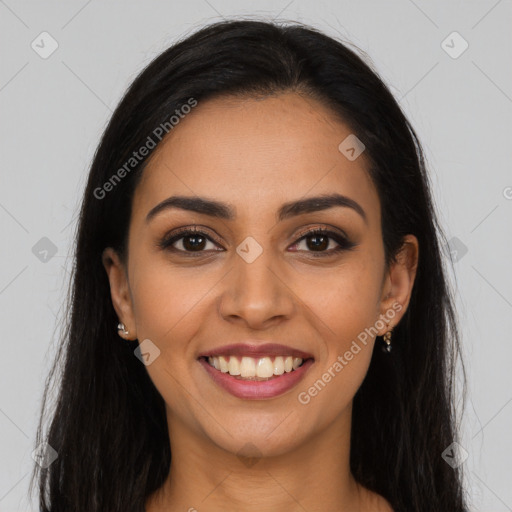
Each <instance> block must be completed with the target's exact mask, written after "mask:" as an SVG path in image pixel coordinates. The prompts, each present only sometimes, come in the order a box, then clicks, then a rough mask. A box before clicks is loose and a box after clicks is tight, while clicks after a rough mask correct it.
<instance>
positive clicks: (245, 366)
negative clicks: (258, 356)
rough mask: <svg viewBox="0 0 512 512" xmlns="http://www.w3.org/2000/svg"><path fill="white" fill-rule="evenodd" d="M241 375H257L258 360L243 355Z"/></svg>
mask: <svg viewBox="0 0 512 512" xmlns="http://www.w3.org/2000/svg"><path fill="white" fill-rule="evenodd" d="M240 376H241V377H256V361H254V359H253V358H252V357H242V362H241V363H240Z"/></svg>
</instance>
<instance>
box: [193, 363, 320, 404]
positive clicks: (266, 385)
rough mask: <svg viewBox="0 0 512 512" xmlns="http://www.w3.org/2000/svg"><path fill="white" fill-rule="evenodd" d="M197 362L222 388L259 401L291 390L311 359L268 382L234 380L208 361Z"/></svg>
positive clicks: (308, 365) (307, 368)
mask: <svg viewBox="0 0 512 512" xmlns="http://www.w3.org/2000/svg"><path fill="white" fill-rule="evenodd" d="M199 362H200V363H201V364H202V365H203V367H204V369H205V370H206V371H207V372H208V375H210V377H211V378H212V379H213V380H214V381H215V382H216V383H217V384H218V385H219V386H220V387H222V388H224V389H225V390H226V391H229V392H230V393H231V394H232V395H234V396H236V397H238V398H245V399H248V400H259V399H263V398H274V397H276V396H279V395H282V394H283V393H285V392H286V391H288V390H290V389H292V388H293V387H294V386H295V385H296V384H297V383H298V382H299V381H300V380H301V379H302V378H303V377H304V375H305V374H306V372H307V371H308V370H309V368H310V367H311V365H312V364H313V362H314V361H313V359H308V360H307V361H305V362H304V364H303V365H302V366H300V367H299V368H297V369H296V370H293V371H291V372H285V373H283V374H282V375H279V376H276V377H274V378H273V379H270V380H260V381H257V380H241V379H236V378H235V377H233V376H232V375H229V373H222V372H221V371H220V370H216V369H215V368H214V367H213V366H211V365H210V364H209V363H208V361H206V360H205V359H203V358H201V359H199Z"/></svg>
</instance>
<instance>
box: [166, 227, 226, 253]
mask: <svg viewBox="0 0 512 512" xmlns="http://www.w3.org/2000/svg"><path fill="white" fill-rule="evenodd" d="M208 244H211V245H210V247H208ZM216 245H217V244H216V242H214V241H213V240H212V239H211V238H210V237H209V236H208V235H207V234H206V233H204V232H203V231H199V230H196V229H190V228H188V229H183V230H181V231H179V232H178V233H174V234H172V235H171V236H167V237H165V238H163V239H162V240H161V241H160V242H159V243H158V246H159V247H160V248H161V249H166V250H169V251H174V252H181V253H184V254H187V253H188V254H190V253H198V254H199V253H202V252H207V251H210V250H217V249H215V246H216Z"/></svg>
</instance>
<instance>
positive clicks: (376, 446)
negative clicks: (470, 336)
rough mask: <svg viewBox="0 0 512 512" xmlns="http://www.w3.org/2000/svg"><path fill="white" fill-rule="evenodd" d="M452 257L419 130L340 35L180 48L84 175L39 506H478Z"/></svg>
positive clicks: (229, 29) (152, 68) (284, 33)
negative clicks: (455, 378)
mask: <svg viewBox="0 0 512 512" xmlns="http://www.w3.org/2000/svg"><path fill="white" fill-rule="evenodd" d="M441 241H442V243H445V239H444V235H443V233H442V231H441V229H440V227H439V226H438V223H437V220H436V216H435V211H434V207H433V204H432V199H431V195H430V190H429V183H428V177H427V175H426V170H425V164H424V158H423V153H422V149H421V145H420V143H419V141H418V139H417V136H416V134H415V132H414V130H413V128H412V127H411V126H410V124H409V122H408V121H407V119H406V118H405V117H404V115H403V113H402V112H401V110H400V108H399V107H398V105H397V103H396V101H395V100H394V98H393V97H392V95H391V94H390V92H389V91H388V89H387V88H386V87H385V85H384V84H383V82H382V81H381V79H380V78H379V77H378V75H377V74H376V73H375V72H374V71H372V70H371V69H370V67H369V66H368V65H367V64H365V63H364V62H363V61H362V59H361V58H360V57H358V56H357V55H356V54H355V53H354V52H352V51H351V50H349V49H348V48H347V47H346V46H344V45H343V44H342V43H340V42H338V41H335V40H333V39H331V38H329V37H327V36H326V35H323V34H321V33H319V32H318V31H316V30H314V29H312V28H309V27H305V26H302V25H300V24H295V25H289V26H280V25H278V24H273V23H266V22H257V21H226V22H221V23H216V24H212V25H210V26H207V27H205V28H203V29H202V30H199V31H198V32H196V33H195V34H192V35H191V36H189V37H187V38H186V39H184V40H182V41H181V42H179V43H177V44H176V45H174V46H172V47H171V48H169V49H168V50H167V51H165V52H164V53H162V54H161V55H160V56H159V57H158V58H156V59H155V60H154V61H153V62H152V63H150V64H149V66H148V67H147V68H146V69H145V70H143V72H142V73H141V74H140V75H139V76H138V77H137V78H136V80H135V81H134V83H133V84H132V85H131V86H130V88H129V90H128V91H127V93H126V95H125V96H124V98H123V100H122V101H121V103H120V105H119V106H118V107H117V109H116V111H115V112H114V115H113V116H112V119H111V121H110V123H109V125H108V127H107V128H106V130H105V133H104V135H103V137H102V140H101V143H100V145H99V148H98V150H97V152H96V155H95V157H94V161H93V164H92V167H91V171H90V174H89V180H88V184H87V188H86V191H85V195H84V198H83V203H82V209H81V215H80V219H79V226H78V234H77V241H76V255H75V258H76V265H75V269H74V280H73V287H72V297H71V301H70V302H71V303H70V309H71V315H70V322H69V328H68V329H67V330H66V332H65V343H64V344H63V346H62V350H61V353H60V354H59V357H58V358H57V361H56V363H55V367H54V370H53V372H52V375H51V377H54V375H55V370H56V368H57V365H58V364H59V362H60V361H61V359H62V360H63V375H62V379H61V381H60V393H59V397H58V401H57V404H56V408H55V412H54V414H53V417H52V421H51V424H50V428H49V431H48V435H47V437H46V436H44V434H43V421H42V420H41V424H40V429H39V432H38V442H40V443H44V442H47V443H48V446H50V447H51V448H52V449H54V450H55V451H56V452H57V454H58V456H57V458H56V459H55V460H54V461H53V462H52V463H51V464H49V465H48V467H46V468H44V469H41V470H40V471H39V472H35V473H34V476H36V475H38V477H39V497H40V508H41V510H42V511H50V510H51V511H52V512H60V511H66V512H69V511H85V510H87V511H88V512H96V511H98V512H99V511H102V512H105V511H127V510H134V511H144V510H145V511H147V512H160V511H164V510H166V511H177V510H189V511H193V510H199V511H201V510H207V511H220V510H223V511H224V510H237V511H238V510H242V511H253V510H254V511H258V512H260V511H266V510H272V511H276V510H279V511H280V510H283V511H295V510H308V511H314V510H315V511H316V510H332V511H334V510H340V511H341V510H343V511H359V512H370V511H371V512H375V511H382V512H384V511H385V512H389V511H395V512H406V511H407V512H411V511H417V512H422V511H424V512H427V511H428V512H434V511H448V510H449V511H450V512H457V511H464V510H466V508H465V504H464V493H463V487H462V483H461V474H460V467H458V466H457V465H456V464H448V463H447V462H445V458H443V457H442V454H443V452H444V450H446V449H447V448H448V447H449V446H450V445H452V443H453V442H454V440H456V434H457V425H456V418H455V414H454V403H453V390H452V374H453V371H454V367H455V363H456V358H457V357H458V333H457V328H456V321H455V315H454V310H453V305H452V299H451V297H450V292H449V289H448V286H447V282H446V279H445V270H444V269H443V263H442V254H441ZM49 387H50V383H48V388H47V391H46V394H48V393H49ZM46 401H47V398H46V399H45V402H46ZM44 408H45V405H44V404H43V410H44ZM45 446H47V445H45ZM452 466H455V467H452Z"/></svg>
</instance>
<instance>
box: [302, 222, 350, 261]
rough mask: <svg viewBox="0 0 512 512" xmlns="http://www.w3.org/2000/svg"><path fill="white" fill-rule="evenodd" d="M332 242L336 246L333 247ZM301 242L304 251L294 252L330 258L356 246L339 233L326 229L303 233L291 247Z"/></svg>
mask: <svg viewBox="0 0 512 512" xmlns="http://www.w3.org/2000/svg"><path fill="white" fill-rule="evenodd" d="M332 241H333V242H334V243H335V244H337V246H336V245H334V247H333V246H332V245H333V244H332ZM302 242H304V246H305V249H295V250H296V251H302V250H305V251H306V252H311V253H318V254H312V255H313V256H330V255H332V254H335V253H338V252H340V251H343V250H349V249H352V248H353V247H355V245H356V244H354V243H352V242H350V241H349V240H348V239H347V238H345V237H344V236H342V235H340V234H339V233H336V232H334V231H330V230H326V229H314V230H311V231H309V232H307V233H305V234H304V235H303V236H302V237H301V238H300V239H299V240H298V241H297V242H295V244H294V245H293V246H292V247H296V246H298V245H299V244H301V243H302Z"/></svg>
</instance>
